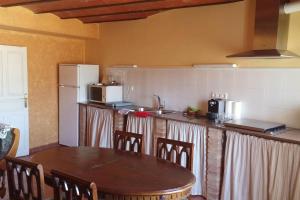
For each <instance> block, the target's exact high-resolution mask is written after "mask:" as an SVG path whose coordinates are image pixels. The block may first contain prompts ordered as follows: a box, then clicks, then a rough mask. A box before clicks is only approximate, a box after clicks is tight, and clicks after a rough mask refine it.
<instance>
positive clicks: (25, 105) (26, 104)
mask: <svg viewBox="0 0 300 200" xmlns="http://www.w3.org/2000/svg"><path fill="white" fill-rule="evenodd" d="M27 101H28V98H27V97H25V98H24V107H25V108H27V107H28V102H27Z"/></svg>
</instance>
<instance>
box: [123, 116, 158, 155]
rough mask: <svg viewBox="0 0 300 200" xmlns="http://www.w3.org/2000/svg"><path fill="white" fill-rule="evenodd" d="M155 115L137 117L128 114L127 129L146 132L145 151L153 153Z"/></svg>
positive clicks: (149, 153) (134, 131) (141, 132)
mask: <svg viewBox="0 0 300 200" xmlns="http://www.w3.org/2000/svg"><path fill="white" fill-rule="evenodd" d="M153 121H154V120H153V117H137V116H135V115H128V118H127V125H126V131H128V132H132V133H139V134H144V141H143V145H144V150H142V151H143V153H145V154H148V155H151V154H152V144H153Z"/></svg>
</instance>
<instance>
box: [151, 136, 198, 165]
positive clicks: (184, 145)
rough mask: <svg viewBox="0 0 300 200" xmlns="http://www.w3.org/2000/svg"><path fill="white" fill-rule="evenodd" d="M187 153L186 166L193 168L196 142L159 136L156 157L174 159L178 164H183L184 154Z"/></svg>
mask: <svg viewBox="0 0 300 200" xmlns="http://www.w3.org/2000/svg"><path fill="white" fill-rule="evenodd" d="M184 155H185V165H184V167H185V168H187V169H189V170H192V165H193V155H194V144H193V143H188V142H181V141H177V140H170V139H165V138H157V145H156V157H157V158H160V159H165V160H168V161H171V162H172V161H173V162H175V163H176V164H178V165H182V160H183V156H184Z"/></svg>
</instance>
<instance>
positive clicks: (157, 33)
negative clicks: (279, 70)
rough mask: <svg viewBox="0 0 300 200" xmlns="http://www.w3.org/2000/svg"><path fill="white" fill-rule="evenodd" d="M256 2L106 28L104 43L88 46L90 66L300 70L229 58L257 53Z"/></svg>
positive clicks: (295, 29)
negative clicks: (233, 65) (254, 40)
mask: <svg viewBox="0 0 300 200" xmlns="http://www.w3.org/2000/svg"><path fill="white" fill-rule="evenodd" d="M254 6H255V5H253V1H250V0H245V1H243V2H238V3H233V4H225V5H214V6H207V7H197V8H187V9H180V10H173V11H168V12H163V13H160V14H157V15H154V16H151V17H149V18H148V19H146V20H139V21H129V22H118V23H106V24H103V25H102V26H101V38H100V40H98V41H89V42H88V43H87V57H86V58H87V61H89V62H94V63H100V64H101V65H103V66H111V65H116V64H137V65H140V66H148V67H151V66H190V65H192V64H195V63H198V64H201V63H237V64H239V65H240V66H300V60H299V59H288V60H257V59H255V60H254V59H229V58H226V57H225V56H226V55H230V54H233V53H238V52H242V51H245V50H248V49H250V48H251V46H252V43H251V41H252V40H251V39H252V37H253V27H254V26H253V25H254V22H253V21H254V15H253V13H254V12H253V11H254ZM299 22H300V14H297V15H296V14H293V15H292V17H291V29H290V30H291V31H290V41H289V49H290V50H294V51H295V52H296V53H299V54H300V43H299V36H298V35H299V34H300V29H299Z"/></svg>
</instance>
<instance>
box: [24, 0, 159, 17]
mask: <svg viewBox="0 0 300 200" xmlns="http://www.w3.org/2000/svg"><path fill="white" fill-rule="evenodd" d="M150 1H162V0H85V1H82V0H81V1H79V0H77V1H74V0H61V1H57V2H48V3H40V2H39V3H36V4H31V5H28V6H26V8H28V9H30V10H32V11H33V12H34V13H36V14H40V13H49V12H64V11H72V10H80V9H89V8H101V7H110V6H121V5H129V4H135V3H145V2H150Z"/></svg>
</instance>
